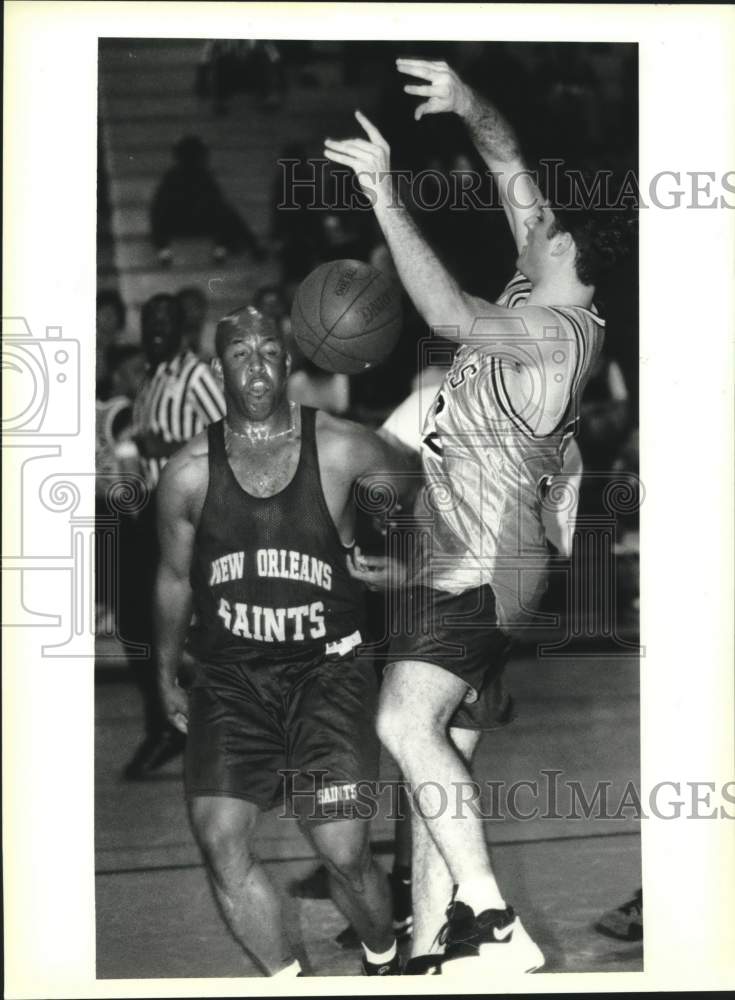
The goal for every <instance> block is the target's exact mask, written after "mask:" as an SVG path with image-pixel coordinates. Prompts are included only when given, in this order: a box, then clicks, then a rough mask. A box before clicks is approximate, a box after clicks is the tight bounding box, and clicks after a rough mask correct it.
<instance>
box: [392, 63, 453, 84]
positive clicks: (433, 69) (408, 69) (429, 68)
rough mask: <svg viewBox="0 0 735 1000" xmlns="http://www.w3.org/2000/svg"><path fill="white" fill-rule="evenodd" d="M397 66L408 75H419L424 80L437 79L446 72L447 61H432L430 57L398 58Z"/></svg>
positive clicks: (399, 70) (400, 71)
mask: <svg viewBox="0 0 735 1000" xmlns="http://www.w3.org/2000/svg"><path fill="white" fill-rule="evenodd" d="M396 68H397V69H398V72H399V73H405V74H406V76H417V77H419V78H420V79H422V80H435V79H436V78H437V77H438V76H440V75H441V74H442V73H444V72H446V69H447V64H446V63H445V62H432V61H431V60H429V59H400V58H399V59H396Z"/></svg>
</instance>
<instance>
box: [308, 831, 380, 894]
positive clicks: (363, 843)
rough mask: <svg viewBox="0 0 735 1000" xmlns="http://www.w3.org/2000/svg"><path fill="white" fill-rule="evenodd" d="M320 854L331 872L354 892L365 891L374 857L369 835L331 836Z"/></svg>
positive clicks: (321, 848) (322, 846) (321, 847)
mask: <svg viewBox="0 0 735 1000" xmlns="http://www.w3.org/2000/svg"><path fill="white" fill-rule="evenodd" d="M320 854H321V857H322V860H323V861H324V864H325V865H326V866H327V868H328V869H329V871H330V872H331V874H332V875H333V876H334V877H335V878H336V879H337V881H338V882H341V883H342V884H343V885H344V886H346V887H347V888H349V889H351V890H352V891H353V892H359V893H361V892H364V889H365V878H366V876H367V873H368V871H369V869H370V865H371V863H372V858H371V854H370V845H369V842H368V839H367V836H366V837H364V838H360V839H357V838H354V837H350V838H347V839H346V840H339V839H336V838H330V840H329V842H328V843H323V844H322V845H321V846H320Z"/></svg>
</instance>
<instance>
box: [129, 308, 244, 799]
mask: <svg viewBox="0 0 735 1000" xmlns="http://www.w3.org/2000/svg"><path fill="white" fill-rule="evenodd" d="M182 331H183V316H182V313H181V305H180V303H179V301H178V299H176V298H175V297H174V296H173V295H154V296H153V297H152V298H150V299H148V301H147V302H145V303H144V305H143V309H142V311H141V340H142V345H143V350H144V352H145V355H146V358H147V360H148V366H149V375H148V378H147V379H146V381H145V382H144V383H143V385H142V386H141V389H140V391H139V392H138V395H137V396H136V399H135V403H134V406H133V433H134V436H135V441H136V443H137V445H138V450H139V452H140V455H141V459H142V462H143V467H144V472H145V478H146V483H147V485H148V489H149V491H150V497H149V501H148V503H147V504H146V506H145V507H144V508H143V510H141V511H140V513H139V514H138V516H137V517H136V518H134V519H129V520H128V521H127V523H126V525H125V526H122V525H121V529H122V530H123V531H124V532H125V537H124V538H123V539H122V541H123V544H122V545H121V586H120V591H121V608H120V612H121V634H122V637H123V638H124V639H127V640H128V641H130V642H134V643H143V644H145V645H146V646H148V648H149V649H150V650H151V657H150V659H131V660H130V661H129V663H130V667H131V669H132V671H133V674H134V675H135V680H136V682H137V684H138V687H139V689H140V692H141V695H142V698H143V707H144V717H145V735H144V739H143V741H142V743H141V744H140V746H139V747H138V748H137V750H136V751H135V754H134V755H133V757H132V759H131V760H130V761H129V762H128V764H127V765H126V767H125V769H124V772H123V773H124V776H125V777H126V778H127V779H129V780H133V781H134V780H142V779H144V778H147V777H148V776H149V775H150V774H151V773H153V772H154V771H156V770H157V769H158V768H159V767H161V766H162V765H163V764H165V763H166V762H167V761H169V760H171V759H172V758H173V757H175V756H176V755H177V754H178V753H180V751H181V750H182V749H183V741H184V738H183V736H182V734H181V733H179V732H178V730H176V729H174V728H173V726H171V725H170V723H169V722H168V720H167V719H166V717H165V715H164V713H163V709H162V707H161V703H160V699H159V697H158V685H157V681H156V672H155V666H154V662H153V657H152V651H153V620H152V605H153V586H154V582H155V573H156V567H157V563H158V538H157V533H156V515H155V498H156V492H155V491H156V486H157V484H158V480H159V477H160V474H161V470H162V469H163V467H164V465H165V464H166V462H167V461H168V459H169V458H170V457H171V455H173V454H174V452H175V451H178V449H179V448H180V447H181V446H182V445H183V444H184V443H185V442H186V441H188V440H189V438H192V437H193V436H194V435H195V434H198V433H199V432H200V431H202V430H204V428H205V427H207V426H208V425H209V424H210V423H213V422H214V421H216V420H219V419H220V418H221V417H223V416H224V414H225V401H224V397H223V395H222V390H221V389H220V387H219V385H218V383H217V382H216V381H215V378H214V376H213V375H212V372H211V371H210V368H209V366H208V365H207V364H205V363H204V362H203V361H201V360H200V359H199V358H198V357H197V356H196V354H193V353H192V352H191V351H190V350H189V349H188V347H187V346H186V345H185V344H184V342H183V337H182Z"/></svg>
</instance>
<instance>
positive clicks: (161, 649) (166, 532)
mask: <svg viewBox="0 0 735 1000" xmlns="http://www.w3.org/2000/svg"><path fill="white" fill-rule="evenodd" d="M193 471H194V470H193V468H192V461H191V459H190V458H188V456H185V455H181V456H180V457H179V458H175V459H173V460H172V461H171V462H169V464H168V465H167V466H166V468H165V469H164V470H163V474H162V476H161V481H160V484H159V488H158V538H159V544H160V561H159V566H158V573H157V575H156V584H155V590H154V598H153V614H154V629H155V639H156V661H157V668H158V682H159V689H160V692H161V697H162V700H163V703H164V708H165V710H166V714H167V715H168V717H169V719H170V721H171V722H172V723H173V724H174V725H175V726H177V728H179V729H182V730H183V731H186V700H185V696H184V694H183V692H181V691H180V690H179V688H178V684H177V680H176V677H177V673H178V669H179V665H180V663H181V657H182V654H183V650H184V643H185V641H186V633H187V629H188V627H189V622H190V620H191V607H192V594H191V585H190V583H189V569H190V566H191V560H192V555H193V551H194V534H195V530H196V528H195V524H194V522H193V519H192V502H193V494H194V492H195V487H196V483H195V476H194V475H193Z"/></svg>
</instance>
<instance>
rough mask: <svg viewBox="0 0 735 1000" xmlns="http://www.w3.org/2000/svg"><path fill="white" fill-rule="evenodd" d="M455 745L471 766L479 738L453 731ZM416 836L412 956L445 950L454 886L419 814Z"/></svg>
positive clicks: (414, 818) (474, 733)
mask: <svg viewBox="0 0 735 1000" xmlns="http://www.w3.org/2000/svg"><path fill="white" fill-rule="evenodd" d="M449 733H450V737H451V740H452V743H453V744H454V746H455V747H456V748H457V751H458V752H459V753H460V754H461V755H462V757H463V758H464V760H465V761H466V762H467V763H468V764H469V762H470V761H471V759H472V755H473V754H474V752H475V748H476V746H477V744H478V742H479V739H480V735H481V734H480V733H479V732H477V731H474V730H471V729H450V731H449ZM411 820H412V822H411V829H412V834H413V869H412V888H413V921H414V922H413V941H412V943H411V955H412V956H416V955H429V954H432V953H434V954H436V953H437V952H441V951H443V947H442V946H439V945H438V943H437V941H436V936H437V934H438V932H439V928H440V927H441V926H442V924H443V923H444V920H445V917H446V909H447V903H448V902H449V900H450V898H451V895H452V889H453V883H452V876H451V874H450V872H449V869H448V868H447V865H446V863H445V861H444V858H443V857H442V856H441V854H440V853H439V849H438V848H437V846H436V844H435V843H434V840H433V838H432V836H431V834H430V833H429V830H428V827H427V825H426V823H425V821H424V820H423V819H422V818H421V816H420V815H419V814H418V812H416V811H414V812H413V813H412V817H411Z"/></svg>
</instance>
